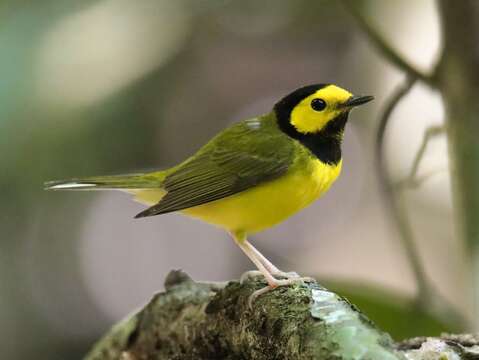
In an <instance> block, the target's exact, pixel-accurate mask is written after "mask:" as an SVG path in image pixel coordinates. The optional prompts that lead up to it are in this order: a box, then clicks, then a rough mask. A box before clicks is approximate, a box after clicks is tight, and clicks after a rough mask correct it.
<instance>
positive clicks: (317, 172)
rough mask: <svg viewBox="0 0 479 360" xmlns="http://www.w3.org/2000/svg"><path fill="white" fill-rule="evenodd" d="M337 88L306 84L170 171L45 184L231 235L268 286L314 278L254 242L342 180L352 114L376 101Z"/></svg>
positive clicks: (211, 141)
mask: <svg viewBox="0 0 479 360" xmlns="http://www.w3.org/2000/svg"><path fill="white" fill-rule="evenodd" d="M373 99H374V97H373V96H357V95H353V94H352V93H350V92H349V91H348V90H345V89H343V88H341V87H340V86H338V85H335V84H328V83H320V84H313V85H307V86H302V87H300V88H298V89H296V90H294V91H293V92H291V93H289V94H288V95H286V96H284V97H283V98H281V99H280V100H279V101H278V102H276V103H275V104H274V106H273V108H272V110H271V111H270V112H268V113H266V114H264V115H260V116H257V117H254V118H251V119H246V120H242V121H239V122H237V123H234V124H233V125H231V126H229V127H228V128H226V129H225V130H223V131H221V132H219V133H218V134H217V135H216V136H214V137H213V138H212V139H211V140H210V141H209V142H207V143H206V144H205V145H204V146H203V147H201V148H200V149H199V150H198V151H197V152H196V153H195V154H194V155H192V156H191V157H189V158H187V159H186V160H185V161H183V162H181V163H180V164H178V165H176V166H173V167H171V168H168V169H165V170H157V171H152V172H146V173H135V174H127V175H111V176H94V177H86V178H76V179H70V180H60V181H50V182H46V183H45V188H46V189H47V190H119V191H122V192H126V193H128V194H130V195H132V196H133V199H134V200H136V201H138V202H140V203H142V204H144V205H146V206H147V208H146V209H145V210H144V211H142V212H140V213H139V214H137V215H136V216H135V218H144V217H150V216H156V215H161V214H166V213H171V212H180V213H182V214H184V215H187V216H190V217H193V218H198V219H200V220H203V221H205V222H207V223H210V224H213V225H216V226H218V227H220V228H222V229H224V230H225V231H227V232H228V233H229V234H230V235H231V237H232V238H233V240H234V241H235V243H236V244H237V245H238V246H239V248H240V249H241V250H242V251H243V252H244V254H245V255H246V256H247V257H248V258H249V259H250V260H251V261H252V262H253V264H254V265H256V267H257V268H258V270H257V271H253V272H254V273H256V274H258V272H259V274H261V275H263V276H264V279H265V280H266V283H267V285H266V287H264V288H262V289H260V290H256V291H255V292H254V293H253V294H252V295H251V297H250V303H251V302H252V301H253V300H254V299H255V298H256V297H257V296H259V295H261V294H263V293H265V292H267V291H269V290H271V289H275V288H277V287H279V286H287V285H291V284H295V283H297V282H301V281H306V280H308V279H309V278H305V277H301V276H299V275H298V274H297V273H295V272H289V273H288V272H284V271H281V270H280V269H279V268H277V267H276V266H275V265H274V264H272V263H271V262H270V261H269V260H268V259H267V258H266V257H265V256H264V255H262V254H261V253H260V252H259V251H258V250H257V249H256V248H255V247H254V246H253V245H252V244H251V243H250V242H249V241H248V236H249V235H252V234H255V233H257V232H260V231H262V230H264V229H267V228H270V227H272V226H274V225H276V224H278V223H280V222H282V221H284V220H285V219H287V218H288V217H290V216H291V215H293V214H295V213H296V212H298V211H299V210H301V209H303V208H305V207H307V206H308V205H310V204H311V203H312V202H313V201H315V200H316V199H318V198H319V197H321V195H323V194H324V193H325V192H326V191H328V189H329V188H330V187H331V185H332V184H333V183H334V182H335V180H336V179H337V178H338V176H339V174H340V172H341V167H342V153H341V144H342V141H343V137H344V130H345V126H346V124H347V122H348V116H349V114H350V112H351V110H352V109H354V108H355V107H357V106H360V105H363V104H366V103H368V102H369V101H371V100H373Z"/></svg>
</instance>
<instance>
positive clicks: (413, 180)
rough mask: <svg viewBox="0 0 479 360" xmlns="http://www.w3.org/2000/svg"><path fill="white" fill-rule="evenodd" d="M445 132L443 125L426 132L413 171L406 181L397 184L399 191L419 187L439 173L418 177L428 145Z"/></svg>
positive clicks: (430, 128)
mask: <svg viewBox="0 0 479 360" xmlns="http://www.w3.org/2000/svg"><path fill="white" fill-rule="evenodd" d="M444 132H445V127H444V126H442V125H437V126H431V127H428V128H427V129H426V131H425V132H424V136H423V138H422V142H421V146H419V149H418V151H417V153H416V156H415V157H414V161H413V164H412V167H411V171H410V173H409V175H408V176H407V177H406V178H405V179H403V180H401V181H399V182H398V183H397V184H396V187H397V188H398V189H403V188H406V187H408V188H415V187H418V186H419V185H421V184H422V183H423V182H424V181H425V180H427V179H429V178H430V177H431V176H432V175H434V174H437V173H438V171H433V172H429V173H427V174H424V175H422V176H418V172H419V165H421V160H422V158H423V157H424V154H425V153H426V149H427V145H428V144H429V141H430V140H431V139H432V138H434V137H436V136H438V135H442V134H444Z"/></svg>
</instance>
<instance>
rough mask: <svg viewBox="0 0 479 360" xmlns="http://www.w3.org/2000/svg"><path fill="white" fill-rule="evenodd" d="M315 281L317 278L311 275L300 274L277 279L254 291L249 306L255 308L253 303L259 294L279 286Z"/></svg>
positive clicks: (249, 299)
mask: <svg viewBox="0 0 479 360" xmlns="http://www.w3.org/2000/svg"><path fill="white" fill-rule="evenodd" d="M295 274H296V273H295ZM296 275H298V274H296ZM313 281H316V280H315V279H313V278H311V277H300V276H299V275H298V276H296V277H291V278H288V279H281V280H276V281H275V282H274V283H271V284H269V285H268V286H266V287H264V288H262V289H259V290H256V291H255V292H254V293H252V294H251V295H250V297H249V298H248V306H249V308H250V309H252V308H253V303H254V301H255V300H256V298H258V296H261V295H263V294H265V293H267V292H268V291H270V290H274V289H276V288H277V287H280V286H289V285H294V284H298V283H301V284H302V283H305V282H313Z"/></svg>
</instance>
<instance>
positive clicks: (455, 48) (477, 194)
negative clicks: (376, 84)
mask: <svg viewBox="0 0 479 360" xmlns="http://www.w3.org/2000/svg"><path fill="white" fill-rule="evenodd" d="M439 10H440V14H441V19H442V28H443V42H444V50H443V55H442V58H441V62H440V63H439V66H438V68H437V72H436V78H437V79H436V81H437V87H438V89H439V90H440V91H441V94H442V95H443V99H444V103H445V106H446V112H447V116H446V119H447V122H446V123H447V133H448V140H449V149H450V160H451V168H452V171H451V176H452V179H453V185H454V186H453V190H454V195H455V196H454V200H455V203H456V208H457V210H458V211H457V219H458V223H459V226H460V229H461V231H462V234H463V238H464V240H465V243H466V246H467V247H468V254H469V255H470V263H471V274H472V276H473V284H472V286H470V288H471V289H473V290H474V291H475V294H474V302H475V311H474V317H475V318H476V324H475V325H476V327H477V326H478V325H479V324H478V323H477V321H479V320H478V319H479V318H478V315H479V186H478V185H479V140H478V139H479V100H478V99H479V1H477V0H461V1H455V0H440V1H439Z"/></svg>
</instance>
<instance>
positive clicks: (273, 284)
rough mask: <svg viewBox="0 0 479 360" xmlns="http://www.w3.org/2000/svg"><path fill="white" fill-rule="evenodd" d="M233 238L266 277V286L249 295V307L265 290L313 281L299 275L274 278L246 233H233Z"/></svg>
mask: <svg viewBox="0 0 479 360" xmlns="http://www.w3.org/2000/svg"><path fill="white" fill-rule="evenodd" d="M233 238H234V240H235V242H236V244H238V246H239V247H240V249H241V250H243V252H244V253H245V254H246V256H248V258H249V259H250V260H251V261H252V262H253V263H254V264H255V265H256V267H257V268H258V270H259V271H260V272H261V274H263V276H264V277H265V279H266V282H267V283H268V286H266V287H264V288H262V289H259V290H256V291H255V292H254V293H253V294H251V296H250V297H249V299H248V305H249V307H250V308H252V305H253V302H254V300H255V299H256V298H257V297H258V296H260V295H262V294H264V293H266V292H268V291H270V290H272V289H275V288H277V287H278V286H288V285H292V284H297V283H302V282H304V281H311V280H313V281H314V279H311V278H302V277H299V276H296V277H294V278H287V279H284V280H277V279H275V278H274V277H273V275H271V273H270V271H269V270H268V269H267V268H266V266H265V265H264V264H263V262H262V261H261V260H260V259H259V256H258V254H259V255H260V256H261V258H262V259H264V260H266V261H268V260H267V259H266V258H265V257H264V256H263V255H261V254H260V252H259V251H258V250H256V249H255V248H254V247H253V246H252V245H251V244H250V243H249V242H248V241H247V240H246V234H244V233H237V234H234V235H233ZM253 249H254V250H256V251H254V250H253ZM264 260H263V261H264ZM268 264H270V265H272V266H273V267H274V265H273V264H271V262H269V261H268ZM274 268H275V269H276V270H278V269H277V268H276V267H274Z"/></svg>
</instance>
